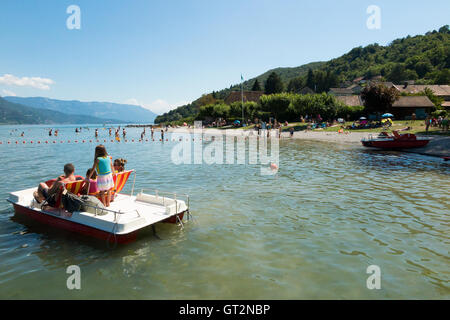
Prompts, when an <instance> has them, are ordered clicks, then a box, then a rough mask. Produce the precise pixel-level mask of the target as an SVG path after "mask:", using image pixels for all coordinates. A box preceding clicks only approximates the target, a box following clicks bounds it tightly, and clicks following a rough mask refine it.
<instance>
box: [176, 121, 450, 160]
mask: <svg viewBox="0 0 450 320" xmlns="http://www.w3.org/2000/svg"><path fill="white" fill-rule="evenodd" d="M196 130H198V132H203V134H206V135H208V136H224V135H232V136H241V137H249V136H255V137H256V136H257V133H256V131H255V130H238V129H228V130H221V129H214V128H204V129H201V130H202V131H200V129H196ZM169 132H177V133H194V129H192V128H191V129H188V128H185V127H182V128H170V129H169ZM274 134H276V132H274ZM370 135H372V133H370V132H348V133H337V132H324V131H323V132H321V131H309V130H304V131H296V132H294V135H293V137H291V135H290V133H289V132H283V133H282V135H281V138H282V139H299V140H309V141H321V142H330V143H342V144H354V145H361V139H363V138H367V137H369V136H370ZM373 135H374V136H376V135H378V133H374V134H373ZM422 137H427V138H429V139H430V140H431V141H430V142H429V143H428V145H427V146H426V147H423V148H415V149H406V150H403V151H405V152H412V153H419V154H423V155H428V156H435V157H446V156H450V137H446V136H422Z"/></svg>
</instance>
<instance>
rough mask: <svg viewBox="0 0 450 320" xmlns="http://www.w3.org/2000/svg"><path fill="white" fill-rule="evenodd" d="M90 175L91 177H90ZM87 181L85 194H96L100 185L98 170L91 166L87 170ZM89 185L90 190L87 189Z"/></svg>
mask: <svg viewBox="0 0 450 320" xmlns="http://www.w3.org/2000/svg"><path fill="white" fill-rule="evenodd" d="M88 177H91V178H90V179H89V178H88ZM86 182H89V184H88V183H86V185H85V190H83V193H84V194H87V195H90V196H95V195H97V194H98V193H99V190H98V187H97V172H96V171H95V170H92V168H89V169H88V170H87V171H86ZM88 185H89V190H87V188H88Z"/></svg>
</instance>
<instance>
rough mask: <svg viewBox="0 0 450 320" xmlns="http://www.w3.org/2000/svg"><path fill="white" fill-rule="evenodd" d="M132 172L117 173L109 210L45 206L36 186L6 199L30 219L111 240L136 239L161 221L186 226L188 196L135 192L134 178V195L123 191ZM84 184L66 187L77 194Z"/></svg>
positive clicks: (75, 183) (120, 241)
mask: <svg viewBox="0 0 450 320" xmlns="http://www.w3.org/2000/svg"><path fill="white" fill-rule="evenodd" d="M132 172H134V178H136V172H135V171H134V170H129V171H125V172H123V173H119V174H116V175H115V176H114V181H115V189H114V191H115V196H114V200H113V202H111V204H110V206H109V207H108V208H106V209H99V208H96V207H92V208H90V209H91V210H89V211H90V212H78V211H75V212H73V213H70V212H68V211H66V210H64V209H63V208H61V205H59V204H58V205H57V206H55V207H50V206H48V205H47V206H42V204H38V203H37V201H36V200H35V199H34V196H33V192H34V191H36V187H34V188H29V189H25V190H19V191H15V192H11V193H10V194H9V198H8V199H7V201H8V202H10V203H11V204H12V205H13V207H14V211H15V215H16V216H19V217H26V218H31V219H32V220H35V221H38V222H40V223H43V224H46V225H49V226H51V227H52V228H59V229H63V230H66V231H71V232H76V233H80V234H82V235H85V236H89V237H93V238H97V239H101V240H106V241H107V242H110V243H119V244H124V243H129V242H133V241H135V240H136V238H137V234H138V233H139V231H140V230H142V229H145V228H147V227H149V226H152V227H154V225H155V224H156V223H158V222H166V223H177V224H179V225H180V226H181V227H183V222H182V220H183V217H184V215H185V214H186V216H187V219H189V217H190V213H189V196H188V195H181V196H182V197H183V198H185V199H186V200H187V201H184V200H180V199H179V198H178V197H179V196H180V195H177V194H175V193H171V192H164V191H160V190H152V191H149V190H144V189H142V190H141V191H140V192H139V193H137V194H136V195H133V191H134V182H135V179H134V181H133V188H132V191H131V194H123V193H120V191H121V190H122V188H123V186H124V185H125V183H126V181H127V180H128V177H129V175H130V173H132ZM83 183H84V181H82V180H80V181H77V182H72V183H67V184H66V190H68V191H70V192H72V193H74V194H76V193H77V191H79V190H82V184H83ZM167 195H171V197H167ZM186 202H187V203H186Z"/></svg>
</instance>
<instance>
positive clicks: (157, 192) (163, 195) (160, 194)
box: [141, 188, 191, 219]
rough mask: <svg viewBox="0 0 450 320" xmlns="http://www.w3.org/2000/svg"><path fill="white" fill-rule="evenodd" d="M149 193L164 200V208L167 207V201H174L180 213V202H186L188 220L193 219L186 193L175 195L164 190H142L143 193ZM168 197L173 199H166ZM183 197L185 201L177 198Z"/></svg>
mask: <svg viewBox="0 0 450 320" xmlns="http://www.w3.org/2000/svg"><path fill="white" fill-rule="evenodd" d="M147 192H152V193H153V194H154V195H155V196H156V199H158V198H159V197H161V198H162V201H163V206H166V199H170V200H174V201H175V208H176V209H177V211H178V200H184V201H185V204H186V206H187V210H186V211H187V218H188V219H189V218H190V217H191V215H190V212H189V209H190V206H189V195H188V194H186V193H175V192H171V191H164V190H159V189H149V188H141V193H147ZM166 195H170V196H172V197H173V198H169V197H166ZM180 196H181V197H182V198H184V199H179V198H177V197H180Z"/></svg>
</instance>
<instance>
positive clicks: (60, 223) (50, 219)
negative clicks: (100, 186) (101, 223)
mask: <svg viewBox="0 0 450 320" xmlns="http://www.w3.org/2000/svg"><path fill="white" fill-rule="evenodd" d="M13 206H14V211H15V213H16V215H21V216H26V217H28V218H30V219H33V220H35V221H38V222H40V223H43V224H47V225H50V226H52V227H54V228H59V229H63V230H66V231H70V232H76V233H80V234H83V235H86V236H89V237H93V238H96V239H100V240H105V241H109V242H110V243H114V242H117V243H120V244H125V243H130V242H133V241H135V240H136V237H137V233H138V231H139V230H136V231H133V232H130V233H128V234H118V235H116V236H114V234H112V233H109V232H106V231H103V230H99V229H95V228H92V227H88V226H85V225H82V224H79V223H76V222H72V221H69V220H65V219H61V218H58V217H54V216H51V215H49V214H45V213H40V212H38V211H35V210H33V209H29V208H27V207H24V206H21V205H18V204H15V203H14V204H13Z"/></svg>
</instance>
